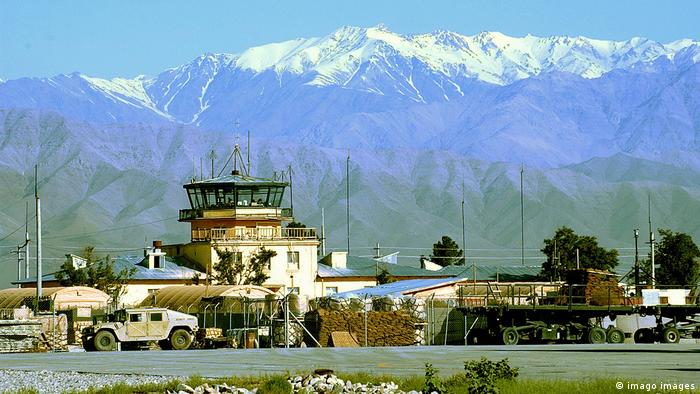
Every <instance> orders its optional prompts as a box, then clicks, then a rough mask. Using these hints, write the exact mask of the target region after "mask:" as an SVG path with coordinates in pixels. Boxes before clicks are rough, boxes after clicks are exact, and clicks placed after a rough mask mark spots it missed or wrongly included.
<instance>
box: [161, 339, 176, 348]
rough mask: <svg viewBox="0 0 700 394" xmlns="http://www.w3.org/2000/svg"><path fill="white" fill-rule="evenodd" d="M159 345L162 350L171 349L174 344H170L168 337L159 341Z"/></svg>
mask: <svg viewBox="0 0 700 394" xmlns="http://www.w3.org/2000/svg"><path fill="white" fill-rule="evenodd" d="M158 346H160V349H161V350H170V349H172V348H173V347H172V345H170V341H169V340H167V339H162V340H160V341H158Z"/></svg>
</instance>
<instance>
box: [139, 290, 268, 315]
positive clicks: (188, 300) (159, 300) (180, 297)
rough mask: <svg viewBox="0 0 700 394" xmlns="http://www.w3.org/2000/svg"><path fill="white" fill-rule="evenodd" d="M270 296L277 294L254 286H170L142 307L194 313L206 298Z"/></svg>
mask: <svg viewBox="0 0 700 394" xmlns="http://www.w3.org/2000/svg"><path fill="white" fill-rule="evenodd" d="M268 294H275V293H274V292H273V291H272V290H270V289H267V288H265V287H261V286H254V285H240V286H233V285H227V286H221V285H217V286H202V285H199V286H168V287H164V288H162V289H160V290H158V291H156V292H155V293H154V294H153V296H152V297H146V299H145V300H143V302H141V306H157V307H160V308H166V307H167V308H170V309H176V310H177V309H180V310H188V311H189V312H192V313H194V312H196V311H198V310H199V303H200V302H201V301H202V298H204V297H207V298H209V297H248V298H264V297H265V296H266V295H268ZM154 300H155V304H154V303H153V301H154Z"/></svg>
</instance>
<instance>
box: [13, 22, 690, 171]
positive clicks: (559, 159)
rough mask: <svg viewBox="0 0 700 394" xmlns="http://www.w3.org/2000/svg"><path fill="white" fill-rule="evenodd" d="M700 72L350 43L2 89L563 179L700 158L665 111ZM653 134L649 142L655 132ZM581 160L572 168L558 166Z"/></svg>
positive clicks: (663, 65) (480, 50)
mask: <svg viewBox="0 0 700 394" xmlns="http://www.w3.org/2000/svg"><path fill="white" fill-rule="evenodd" d="M699 60H700V42H698V41H694V40H689V39H685V40H679V41H675V42H671V43H667V44H662V43H658V42H654V41H651V40H648V39H642V38H632V39H630V40H627V41H604V40H595V39H589V38H585V37H546V38H539V37H534V36H526V37H520V38H516V37H509V36H506V35H504V34H501V33H495V32H485V33H480V34H477V35H474V36H464V35H460V34H456V33H452V32H445V31H438V32H434V33H430V34H417V35H411V36H404V35H400V34H396V33H392V32H390V31H388V30H387V29H386V28H384V27H381V26H379V27H373V28H358V27H343V28H340V29H338V30H336V31H335V32H333V33H331V34H329V35H327V36H325V37H321V38H311V39H298V40H291V41H286V42H282V43H277V44H268V45H263V46H260V47H255V48H250V49H248V50H246V51H244V52H242V53H241V54H236V55H234V54H205V55H202V56H200V57H198V58H196V59H194V60H193V61H191V62H189V63H187V64H184V65H182V66H179V67H175V68H172V69H169V70H166V71H164V72H162V73H160V74H158V75H155V76H139V77H136V78H133V79H125V78H114V79H111V80H106V79H101V78H96V77H90V76H87V75H83V74H80V73H74V74H70V75H58V76H55V77H52V78H22V79H18V80H11V81H6V82H5V83H3V84H2V85H1V87H0V107H2V108H27V109H39V110H49V111H54V112H58V113H60V114H62V115H65V116H67V117H68V118H71V119H76V120H80V121H87V122H91V123H102V124H110V123H117V124H124V123H135V122H147V123H161V122H166V123H170V122H175V123H179V124H191V125H195V126H200V127H204V128H207V129H218V130H230V131H233V130H234V125H235V124H237V123H238V124H241V125H242V126H243V127H245V128H246V129H248V128H249V129H252V130H253V131H254V133H255V134H256V135H257V136H260V137H264V138H281V139H286V140H292V141H302V142H313V143H316V144H321V145H324V146H329V147H351V148H370V149H377V148H380V149H385V148H410V149H425V148H429V149H449V150H454V151H457V152H460V153H463V154H467V155H471V156H475V157H477V158H481V159H486V160H495V161H511V160H518V161H521V162H525V163H529V164H533V165H560V164H571V163H576V162H580V161H581V160H585V159H588V158H591V157H599V156H609V155H611V154H614V153H616V152H619V151H623V152H627V153H632V154H639V155H645V156H648V155H650V154H651V155H655V156H659V155H662V154H664V153H665V152H667V151H668V150H673V149H672V148H673V147H669V146H668V145H669V143H670V144H672V145H678V143H681V145H682V146H683V147H684V148H687V147H688V145H687V144H688V143H690V145H691V146H694V147H696V145H697V141H695V136H694V134H695V131H694V128H693V127H692V126H691V125H692V124H695V122H696V121H697V118H696V117H693V115H692V113H690V112H692V110H691V109H688V108H682V107H680V108H669V107H667V106H666V105H665V104H666V103H663V101H665V100H676V99H679V98H677V97H666V96H675V95H677V94H679V92H669V90H674V89H675V90H687V89H692V85H693V84H694V83H695V79H696V78H697V74H698V68H697V67H696V64H697V63H698V61H699ZM681 85H682V86H681ZM574 98H575V99H574ZM694 99H695V98H694V97H693V98H691V101H692V100H694ZM659 100H661V101H662V102H661V105H659V104H660V101H659ZM686 101H687V100H686ZM668 104H669V105H671V106H675V105H676V103H668ZM680 104H681V105H685V103H683V102H682V103H680ZM574 106H579V108H576V109H574V108H573V107H574ZM668 111H674V112H679V111H680V112H679V113H674V114H673V116H667V115H669V114H668V113H667V112H668ZM576 112H578V113H576ZM570 116H573V117H574V118H577V119H574V118H571V117H570ZM660 117H663V118H664V120H659V119H649V118H660ZM659 122H663V123H668V122H671V123H673V122H678V123H680V125H675V124H672V125H670V126H669V127H672V128H678V130H674V132H678V133H680V134H681V135H680V136H678V138H673V139H672V141H671V142H669V141H668V140H664V141H659V140H658V138H657V137H658V133H659V130H658V127H657V126H658V124H657V123H659ZM640 124H641V128H640ZM650 124H654V127H655V129H654V130H646V129H645V127H648V126H649V125H650ZM524 125H527V126H524ZM689 126H690V127H689ZM370 130H371V131H370ZM683 130H688V133H689V134H688V135H683V134H684V133H683ZM641 134H644V135H645V137H641V136H640V135H641ZM467 135H468V136H469V138H465V136H467ZM573 144H575V145H576V146H578V147H579V148H580V149H579V151H578V152H573V153H570V152H562V149H561V148H562V147H570V146H572V145H573ZM535 148H536V149H535ZM533 149H534V150H533Z"/></svg>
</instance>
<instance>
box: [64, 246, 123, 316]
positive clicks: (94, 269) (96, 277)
mask: <svg viewBox="0 0 700 394" xmlns="http://www.w3.org/2000/svg"><path fill="white" fill-rule="evenodd" d="M81 257H82V258H83V259H85V267H82V268H75V266H73V262H72V260H71V259H67V260H66V261H65V262H64V263H63V265H61V270H60V271H58V272H57V273H56V274H55V276H56V280H58V283H60V284H61V286H88V287H93V288H96V289H98V290H102V291H104V292H105V293H107V294H108V295H109V296H110V302H111V303H112V305H114V306H117V305H118V304H119V299H120V298H121V296H122V295H124V292H125V291H126V285H127V284H128V283H129V280H130V279H131V278H133V276H134V274H135V273H136V267H129V268H124V269H122V270H121V271H119V272H115V271H114V261H113V260H112V258H110V257H109V256H105V257H103V258H99V257H98V256H97V254H96V253H95V247H94V246H86V247H84V248H83V250H82V251H81Z"/></svg>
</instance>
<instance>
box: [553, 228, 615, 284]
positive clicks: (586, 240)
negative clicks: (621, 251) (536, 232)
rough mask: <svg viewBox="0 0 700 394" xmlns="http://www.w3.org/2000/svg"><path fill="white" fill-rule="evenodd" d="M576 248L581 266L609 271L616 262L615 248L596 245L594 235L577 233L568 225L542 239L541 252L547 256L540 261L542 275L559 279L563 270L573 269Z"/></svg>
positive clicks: (596, 241)
mask: <svg viewBox="0 0 700 394" xmlns="http://www.w3.org/2000/svg"><path fill="white" fill-rule="evenodd" d="M555 249H556V256H555V254H554V252H555ZM576 249H578V251H579V261H580V267H581V268H594V269H598V270H606V271H610V270H612V269H613V268H615V267H616V266H617V264H618V261H617V250H614V249H613V250H607V249H605V248H602V247H600V246H598V240H597V239H596V237H594V236H591V235H578V234H576V233H575V232H574V230H572V229H570V228H568V227H560V228H558V229H557V231H556V232H555V233H554V237H552V238H551V239H545V240H544V247H543V248H542V249H541V252H542V253H544V255H545V256H547V261H545V262H544V263H542V272H541V275H542V277H543V278H544V279H561V275H562V274H563V273H564V272H566V271H568V270H570V269H575V268H576Z"/></svg>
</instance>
